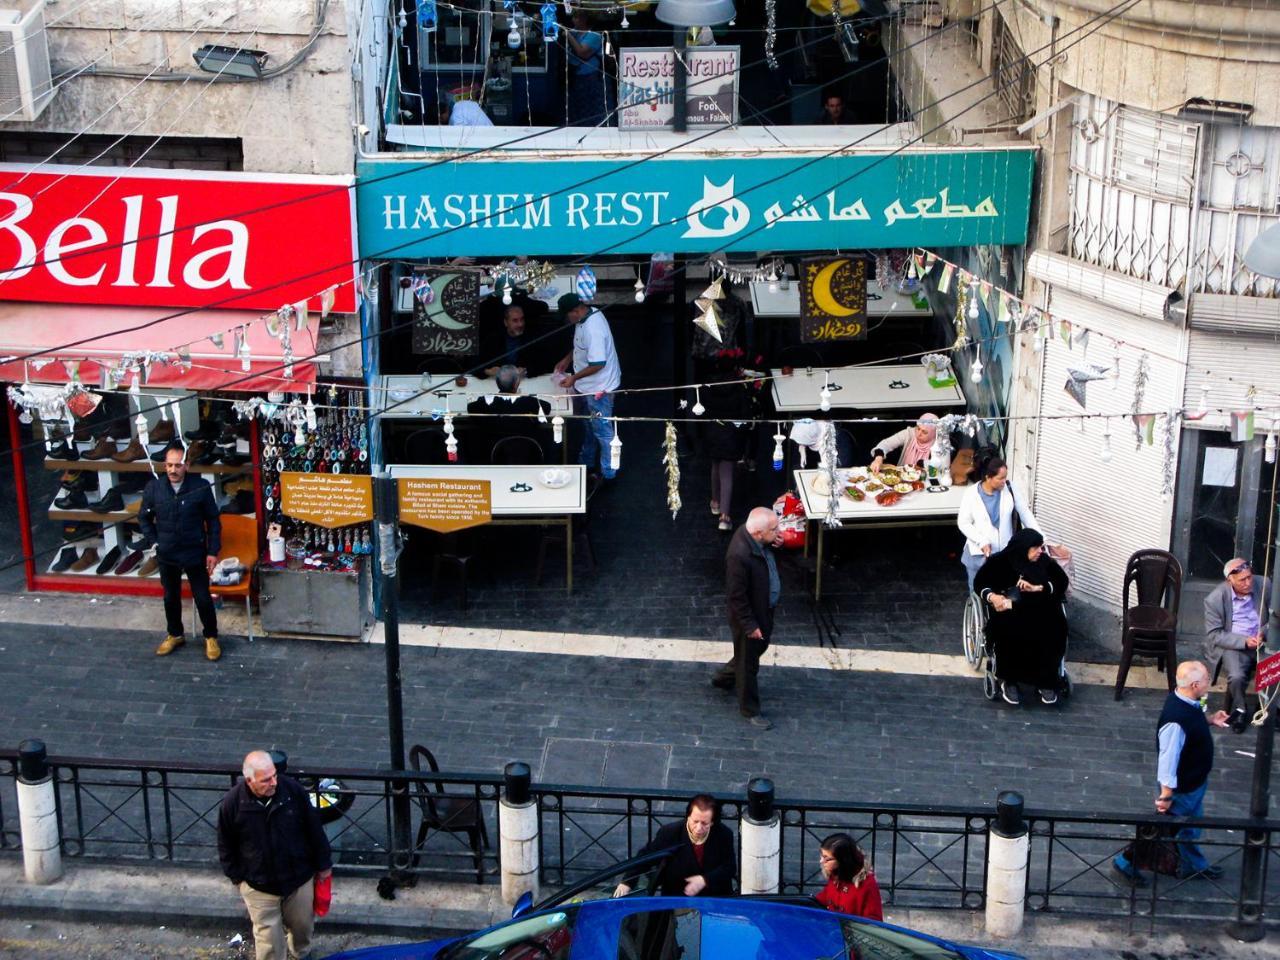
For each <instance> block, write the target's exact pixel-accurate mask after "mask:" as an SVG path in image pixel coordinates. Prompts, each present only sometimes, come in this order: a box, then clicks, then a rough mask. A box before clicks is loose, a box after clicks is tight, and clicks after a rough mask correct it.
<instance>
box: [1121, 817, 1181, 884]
mask: <svg viewBox="0 0 1280 960" xmlns="http://www.w3.org/2000/svg"><path fill="white" fill-rule="evenodd" d="M1176 833H1177V830H1176V828H1174V827H1155V826H1146V827H1139V828H1138V839H1137V840H1134V841H1133V842H1132V843H1130V844H1129V845H1128V846H1127V847H1125V848H1124V856H1125V859H1126V860H1128V861H1129V862H1130V863H1131V864H1133V867H1134V869H1135V870H1150V871H1152V872H1153V873H1163V874H1165V875H1166V876H1170V877H1176V876H1177V875H1178V844H1177V841H1175V840H1174V839H1173V837H1174V835H1175V834H1176Z"/></svg>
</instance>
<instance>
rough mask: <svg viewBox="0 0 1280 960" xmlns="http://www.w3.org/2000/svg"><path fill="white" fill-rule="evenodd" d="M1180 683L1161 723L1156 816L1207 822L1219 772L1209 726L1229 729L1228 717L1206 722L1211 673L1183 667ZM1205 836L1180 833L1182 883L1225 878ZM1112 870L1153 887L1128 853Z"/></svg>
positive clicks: (1190, 664) (1190, 663) (1221, 714)
mask: <svg viewBox="0 0 1280 960" xmlns="http://www.w3.org/2000/svg"><path fill="white" fill-rule="evenodd" d="M1177 683H1178V686H1177V689H1175V690H1172V691H1170V693H1169V695H1168V696H1167V697H1166V698H1165V701H1164V709H1163V710H1161V711H1160V719H1159V721H1157V723H1156V746H1157V747H1158V749H1159V751H1160V758H1159V760H1158V761H1157V763H1156V780H1157V781H1158V786H1159V791H1158V792H1157V794H1156V797H1155V806H1156V812H1157V813H1167V814H1170V815H1171V816H1175V817H1203V816H1204V794H1205V790H1206V789H1207V788H1208V786H1209V771H1211V770H1212V769H1213V734H1212V733H1211V732H1210V730H1209V724H1213V725H1214V726H1215V727H1225V726H1226V725H1227V712H1226V711H1225V710H1219V711H1218V712H1217V713H1215V714H1214V715H1213V716H1211V717H1206V716H1205V708H1204V707H1203V706H1202V705H1201V701H1200V698H1201V697H1203V696H1205V694H1207V693H1208V692H1209V668H1208V667H1206V666H1205V665H1204V664H1203V663H1201V662H1200V661H1199V660H1187V661H1185V662H1184V663H1180V664H1178V679H1177ZM1199 836H1200V831H1199V829H1198V828H1196V827H1184V828H1183V829H1181V830H1179V831H1178V835H1177V840H1178V877H1179V878H1180V879H1184V880H1187V879H1191V878H1193V877H1203V878H1207V879H1210V880H1216V879H1218V878H1219V877H1221V876H1222V873H1223V870H1222V867H1220V866H1218V865H1217V864H1216V863H1210V862H1209V859H1208V858H1207V857H1206V856H1205V855H1204V853H1203V852H1202V851H1201V850H1200V848H1199V847H1198V846H1196V844H1195V842H1194V841H1195V840H1196V839H1197V838H1199ZM1112 865H1113V867H1114V870H1115V872H1116V874H1117V876H1118V878H1119V879H1120V880H1121V881H1122V882H1124V883H1128V884H1130V885H1132V886H1135V887H1145V886H1146V885H1147V878H1146V877H1144V876H1143V875H1142V873H1141V872H1140V871H1139V869H1138V866H1139V865H1138V864H1136V863H1133V862H1132V861H1131V860H1130V858H1129V852H1128V851H1127V850H1126V851H1125V852H1123V853H1119V854H1117V855H1116V857H1115V859H1114V860H1113V861H1112Z"/></svg>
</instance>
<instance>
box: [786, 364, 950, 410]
mask: <svg viewBox="0 0 1280 960" xmlns="http://www.w3.org/2000/svg"><path fill="white" fill-rule="evenodd" d="M769 372H770V373H771V374H772V375H773V378H774V379H773V402H774V405H775V406H776V407H777V409H778V410H779V411H785V412H788V413H791V412H800V411H811V410H817V409H818V405H819V403H820V402H821V397H820V396H819V394H820V393H821V392H822V384H823V382H824V379H825V375H826V373H827V371H826V369H825V368H819V367H813V368H812V371H811V372H809V368H806V367H796V368H795V371H794V372H793V373H792V374H791V376H789V377H784V376H782V371H781V370H779V369H773V370H770V371H769ZM830 383H831V406H832V407H855V408H857V409H859V410H897V409H902V408H906V409H915V408H917V407H918V408H919V409H918V410H917V411H916V412H917V413H923V412H925V411H926V410H933V409H935V408H939V407H963V406H964V403H965V400H964V394H963V393H961V392H960V387H959V385H958V384H956V385H954V386H950V387H941V388H936V387H932V386H930V385H929V376H928V371H927V369H926V368H925V366H924V364H921V363H912V364H897V365H893V366H883V367H832V368H831V372H830ZM895 383H896V384H906V386H893V384H895Z"/></svg>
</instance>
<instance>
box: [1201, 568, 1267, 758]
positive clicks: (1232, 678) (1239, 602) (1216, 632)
mask: <svg viewBox="0 0 1280 960" xmlns="http://www.w3.org/2000/svg"><path fill="white" fill-rule="evenodd" d="M1222 572H1223V575H1224V576H1225V577H1226V578H1227V579H1226V581H1225V582H1223V583H1221V584H1219V585H1218V586H1217V587H1215V588H1214V589H1213V592H1212V593H1210V594H1209V595H1208V596H1207V597H1205V598H1204V629H1205V634H1206V638H1207V643H1206V644H1205V647H1206V649H1205V655H1206V658H1207V659H1208V661H1209V669H1210V676H1213V677H1216V675H1217V673H1218V670H1219V669H1222V670H1224V671H1225V672H1226V674H1227V699H1226V702H1225V706H1226V710H1227V713H1228V714H1229V715H1230V723H1231V729H1232V730H1234V731H1235V732H1236V733H1244V732H1245V730H1246V729H1247V728H1248V726H1249V711H1248V707H1247V705H1246V700H1245V690H1246V688H1247V687H1248V684H1249V677H1250V676H1251V675H1252V674H1253V668H1254V667H1255V666H1256V664H1257V653H1256V651H1257V649H1258V647H1260V646H1262V645H1263V644H1264V643H1265V642H1266V616H1267V598H1268V597H1269V596H1270V594H1271V590H1270V584H1269V583H1268V582H1267V578H1266V577H1256V576H1254V574H1253V566H1252V564H1250V563H1249V561H1248V560H1243V559H1241V558H1239V557H1236V558H1235V559H1233V560H1228V561H1227V563H1226V565H1225V566H1224V567H1223V568H1222Z"/></svg>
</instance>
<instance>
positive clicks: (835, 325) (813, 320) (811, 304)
mask: <svg viewBox="0 0 1280 960" xmlns="http://www.w3.org/2000/svg"><path fill="white" fill-rule="evenodd" d="M803 267H804V269H803V271H802V274H801V276H802V279H801V290H800V340H801V342H803V343H828V342H830V341H833V340H865V339H866V337H867V262H866V261H865V260H861V259H856V258H853V257H820V258H816V259H813V260H806V261H805V262H804V265H803Z"/></svg>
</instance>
